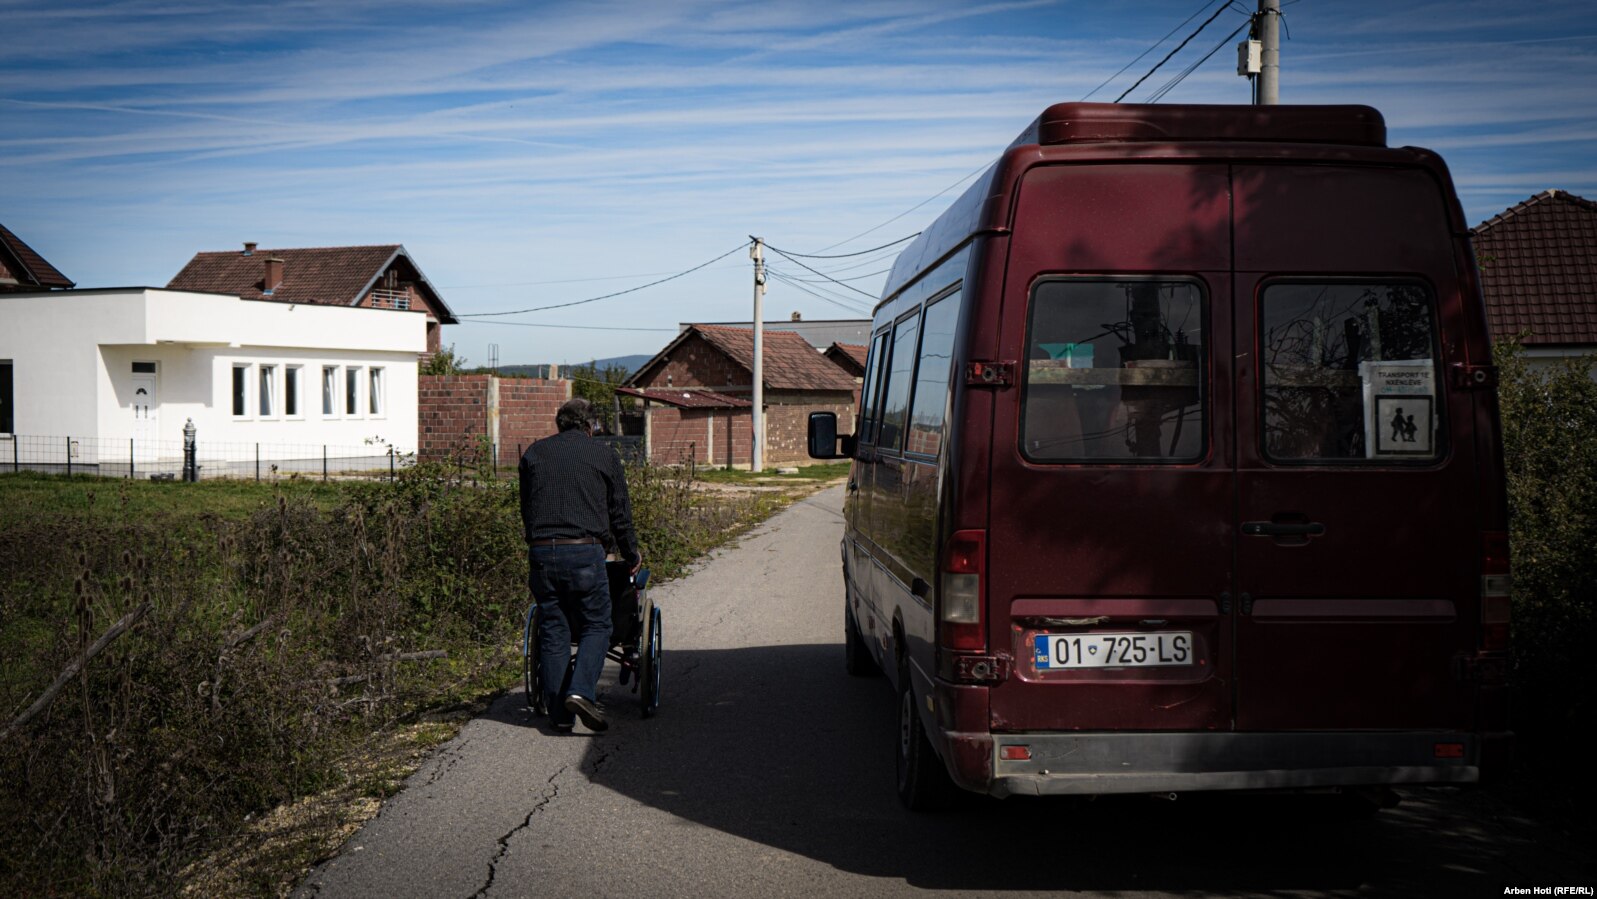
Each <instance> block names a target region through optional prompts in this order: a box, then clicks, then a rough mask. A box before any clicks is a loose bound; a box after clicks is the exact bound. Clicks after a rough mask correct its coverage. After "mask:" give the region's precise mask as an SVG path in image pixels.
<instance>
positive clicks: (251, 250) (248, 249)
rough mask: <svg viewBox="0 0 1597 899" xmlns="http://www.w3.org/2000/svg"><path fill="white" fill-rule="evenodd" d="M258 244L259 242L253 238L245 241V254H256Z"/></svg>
mask: <svg viewBox="0 0 1597 899" xmlns="http://www.w3.org/2000/svg"><path fill="white" fill-rule="evenodd" d="M256 246H257V244H256V243H255V241H253V240H246V241H244V255H245V256H254V255H255V247H256Z"/></svg>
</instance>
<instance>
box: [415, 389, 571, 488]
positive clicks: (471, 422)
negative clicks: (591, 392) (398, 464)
mask: <svg viewBox="0 0 1597 899" xmlns="http://www.w3.org/2000/svg"><path fill="white" fill-rule="evenodd" d="M495 381H498V386H499V464H500V465H502V466H503V465H511V466H513V465H515V464H516V458H517V456H516V452H517V446H518V445H519V446H521V447H523V448H524V447H526V446H527V445H528V444H530V443H532V442H533V441H534V440H538V439H539V438H542V437H548V436H549V435H550V434H553V433H554V432H555V430H556V428H555V413H556V412H557V411H559V409H560V404H561V403H563V402H565V401H566V399H568V398H569V397H570V396H571V383H570V382H569V381H540V380H533V379H525V378H494V377H493V376H492V375H421V376H420V382H419V384H418V391H417V392H418V402H419V409H418V410H417V431H418V432H419V433H418V434H417V441H416V446H417V455H418V457H419V458H420V459H421V460H422V461H439V460H443V459H449V458H454V457H462V458H466V459H475V458H476V457H477V454H478V450H479V446H480V441H481V438H482V437H483V436H484V435H486V434H489V433H490V424H489V420H488V409H489V402H488V397H489V391H490V390H492V388H493V384H494V382H495Z"/></svg>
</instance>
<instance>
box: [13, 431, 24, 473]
mask: <svg viewBox="0 0 1597 899" xmlns="http://www.w3.org/2000/svg"><path fill="white" fill-rule="evenodd" d="M21 443H22V438H21V437H18V436H17V435H15V434H12V435H11V473H12V474H16V473H17V472H19V471H21V470H22V454H21V453H20V452H18V451H17V447H18V446H19V445H21Z"/></svg>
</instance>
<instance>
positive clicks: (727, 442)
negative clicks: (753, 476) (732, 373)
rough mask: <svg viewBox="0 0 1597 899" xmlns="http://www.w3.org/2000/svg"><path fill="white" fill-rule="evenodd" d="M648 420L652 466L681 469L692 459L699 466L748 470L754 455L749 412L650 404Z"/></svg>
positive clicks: (744, 410) (745, 410)
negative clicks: (726, 466) (734, 466)
mask: <svg viewBox="0 0 1597 899" xmlns="http://www.w3.org/2000/svg"><path fill="white" fill-rule="evenodd" d="M648 416H649V461H650V462H651V463H652V464H655V465H681V464H683V463H685V462H687V461H688V460H689V459H692V460H693V461H694V462H695V463H696V464H699V465H716V466H724V465H727V464H732V465H743V466H747V465H748V464H749V460H750V458H751V457H752V455H753V452H754V449H753V447H752V445H751V443H750V440H751V436H752V434H753V430H752V425H751V421H752V413H751V411H750V410H748V409H678V408H676V407H674V406H664V405H655V404H650V406H649V411H648ZM712 420H713V425H712V423H711V422H712ZM712 438H713V441H714V442H713V444H712V442H711V441H712ZM729 457H730V463H729V462H728V458H729Z"/></svg>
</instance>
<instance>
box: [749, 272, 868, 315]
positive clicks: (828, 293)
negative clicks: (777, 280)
mask: <svg viewBox="0 0 1597 899" xmlns="http://www.w3.org/2000/svg"><path fill="white" fill-rule="evenodd" d="M767 270H768V271H771V269H769V268H768V269H767ZM774 271H775V273H776V274H777V275H780V276H781V278H782V281H783V283H785V284H790V285H792V286H794V287H799V288H800V289H804V288H803V287H802V285H805V284H808V285H811V286H810V287H809V288H808V290H809V293H810V294H811V295H821V296H825V297H830V298H831V299H834V300H837V301H839V302H840V303H846V304H848V305H850V306H864V305H865V303H863V302H862V301H860V300H857V299H855V298H854V297H851V296H849V295H848V294H845V293H842V292H840V291H838V290H837V289H836V288H827V287H823V286H821V285H820V284H818V283H816V282H815V280H814V279H810V280H805V279H803V278H799V277H798V276H796V275H794V274H793V273H792V272H788V271H783V270H782V269H775V270H774ZM856 311H857V310H856Z"/></svg>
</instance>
